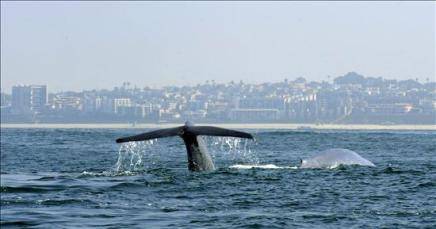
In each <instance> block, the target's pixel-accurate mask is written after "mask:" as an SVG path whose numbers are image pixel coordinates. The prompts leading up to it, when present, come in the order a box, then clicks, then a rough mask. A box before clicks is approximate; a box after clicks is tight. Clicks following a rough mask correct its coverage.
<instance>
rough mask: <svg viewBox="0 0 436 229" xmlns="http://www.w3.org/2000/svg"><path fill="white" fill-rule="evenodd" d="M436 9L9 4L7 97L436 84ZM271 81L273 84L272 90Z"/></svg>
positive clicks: (425, 5)
mask: <svg viewBox="0 0 436 229" xmlns="http://www.w3.org/2000/svg"><path fill="white" fill-rule="evenodd" d="M435 27H436V26H435V2H316V3H315V2H307V3H306V2H250V3H248V2H171V3H170V2H98V3H97V2H5V1H2V2H1V60H2V61H1V76H2V77H1V90H2V92H7V93H10V89H11V87H12V86H13V85H15V84H48V85H50V90H51V91H52V92H59V91H67V90H74V91H79V90H82V89H104V88H111V87H112V86H113V85H119V84H121V83H122V82H124V81H129V82H131V83H132V84H133V85H138V86H139V87H144V86H151V87H162V86H167V85H174V86H183V85H191V86H192V85H195V84H197V83H203V82H205V81H206V80H215V81H216V82H217V83H223V82H228V81H231V80H235V81H239V80H243V81H244V82H247V83H263V82H266V81H269V82H271V81H276V82H277V81H281V80H283V79H285V78H289V79H294V78H297V77H305V78H306V79H308V80H309V81H311V80H315V81H322V80H331V79H332V78H328V76H332V77H334V76H338V75H341V74H344V73H345V72H348V71H357V72H359V73H361V74H363V75H366V76H373V77H379V76H382V77H384V78H386V79H397V80H405V79H418V80H419V81H420V82H425V81H426V80H427V78H429V79H430V80H434V78H435V76H436V74H435ZM266 79H268V80H266Z"/></svg>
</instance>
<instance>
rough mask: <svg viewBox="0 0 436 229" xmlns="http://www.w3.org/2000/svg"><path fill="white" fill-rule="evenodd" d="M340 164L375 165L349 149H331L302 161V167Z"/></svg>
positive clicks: (324, 166)
mask: <svg viewBox="0 0 436 229" xmlns="http://www.w3.org/2000/svg"><path fill="white" fill-rule="evenodd" d="M339 165H363V166H375V165H374V164H373V163H372V162H370V161H368V160H367V159H365V158H363V157H361V156H360V155H359V154H357V153H356V152H354V151H351V150H348V149H329V150H325V151H322V152H320V153H319V154H318V155H316V156H315V157H312V158H308V159H304V160H302V161H301V165H300V168H335V167H337V166H339Z"/></svg>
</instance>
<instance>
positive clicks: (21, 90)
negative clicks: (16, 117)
mask: <svg viewBox="0 0 436 229" xmlns="http://www.w3.org/2000/svg"><path fill="white" fill-rule="evenodd" d="M46 105H47V86H46V85H30V86H27V85H17V86H13V87H12V104H11V106H12V112H13V113H15V114H29V113H41V112H42V111H43V110H44V109H45V106H46Z"/></svg>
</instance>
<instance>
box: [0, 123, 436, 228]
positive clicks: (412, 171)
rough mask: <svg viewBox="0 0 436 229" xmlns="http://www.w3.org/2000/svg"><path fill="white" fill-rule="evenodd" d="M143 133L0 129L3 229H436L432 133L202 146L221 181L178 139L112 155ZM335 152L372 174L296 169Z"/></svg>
mask: <svg viewBox="0 0 436 229" xmlns="http://www.w3.org/2000/svg"><path fill="white" fill-rule="evenodd" d="M142 131H145V130H142ZM142 131H141V130H138V129H133V130H132V129H1V227H2V228H6V227H16V226H19V227H35V228H68V227H71V228H74V227H97V226H99V227H109V228H120V227H130V228H135V227H136V228H174V227H175V228H206V227H212V228H232V227H238V228H239V227H241V228H289V227H291V228H292V227H299V228H314V227H315V228H338V227H342V228H349V227H357V228H368V227H370V228H374V227H388V228H398V227H407V228H410V227H412V228H413V227H415V228H425V227H427V228H435V227H436V133H435V132H431V131H427V132H425V131H415V132H414V131H407V132H406V131H265V130H262V131H252V133H254V135H255V137H256V141H246V140H239V139H232V138H212V137H207V138H206V141H207V143H208V146H209V147H210V151H211V154H212V156H213V158H214V161H215V165H216V167H217V170H215V171H212V172H201V173H199V172H189V171H188V170H187V158H186V152H185V147H184V145H183V142H182V140H181V139H179V138H165V139H158V140H157V141H147V142H138V143H129V144H124V145H118V144H116V143H115V139H116V138H118V137H120V136H127V135H132V134H136V133H139V132H142ZM331 148H344V149H349V150H353V151H355V152H357V153H358V154H359V155H361V156H362V157H364V158H366V159H368V160H370V161H371V162H373V163H374V164H375V165H376V167H365V166H339V167H335V168H330V169H302V168H298V165H299V160H300V158H303V159H304V158H308V157H311V156H314V155H316V153H317V152H319V151H322V150H327V149H331Z"/></svg>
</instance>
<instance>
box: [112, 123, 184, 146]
mask: <svg viewBox="0 0 436 229" xmlns="http://www.w3.org/2000/svg"><path fill="white" fill-rule="evenodd" d="M182 130H183V126H179V127H175V128H167V129H161V130H154V131H150V132H147V133H142V134H138V135H133V136H129V137H124V138H118V139H117V140H116V142H117V143H123V142H136V141H146V140H150V139H155V138H166V137H172V136H178V135H179V134H181V132H182Z"/></svg>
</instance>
